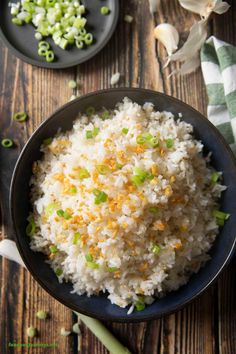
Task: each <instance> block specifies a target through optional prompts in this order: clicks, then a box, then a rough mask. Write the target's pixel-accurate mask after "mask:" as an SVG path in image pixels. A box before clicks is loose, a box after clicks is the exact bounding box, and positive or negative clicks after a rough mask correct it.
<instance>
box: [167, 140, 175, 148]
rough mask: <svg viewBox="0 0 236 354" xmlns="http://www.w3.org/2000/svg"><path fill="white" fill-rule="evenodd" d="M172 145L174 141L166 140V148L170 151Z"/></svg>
mask: <svg viewBox="0 0 236 354" xmlns="http://www.w3.org/2000/svg"><path fill="white" fill-rule="evenodd" d="M173 145H174V140H173V139H166V147H167V148H168V149H171V148H172V147H173Z"/></svg>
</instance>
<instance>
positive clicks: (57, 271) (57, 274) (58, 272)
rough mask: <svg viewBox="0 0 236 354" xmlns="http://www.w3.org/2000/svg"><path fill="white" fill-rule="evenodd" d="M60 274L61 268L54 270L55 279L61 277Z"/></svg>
mask: <svg viewBox="0 0 236 354" xmlns="http://www.w3.org/2000/svg"><path fill="white" fill-rule="evenodd" d="M62 273H63V270H62V269H61V268H56V270H55V274H56V276H57V277H60V276H61V275H62Z"/></svg>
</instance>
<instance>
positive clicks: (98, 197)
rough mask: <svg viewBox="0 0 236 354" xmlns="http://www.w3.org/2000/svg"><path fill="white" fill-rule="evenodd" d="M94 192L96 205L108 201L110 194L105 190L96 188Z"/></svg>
mask: <svg viewBox="0 0 236 354" xmlns="http://www.w3.org/2000/svg"><path fill="white" fill-rule="evenodd" d="M93 194H94V195H95V199H94V203H95V204H96V205H98V204H101V203H105V202H106V201H107V198H108V195H107V194H106V193H105V192H103V191H100V190H99V189H94V190H93Z"/></svg>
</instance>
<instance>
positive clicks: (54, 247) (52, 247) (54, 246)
mask: <svg viewBox="0 0 236 354" xmlns="http://www.w3.org/2000/svg"><path fill="white" fill-rule="evenodd" d="M49 250H50V252H51V253H52V254H55V253H57V251H58V248H57V246H56V245H51V246H49Z"/></svg>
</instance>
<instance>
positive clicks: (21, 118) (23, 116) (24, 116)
mask: <svg viewBox="0 0 236 354" xmlns="http://www.w3.org/2000/svg"><path fill="white" fill-rule="evenodd" d="M27 118H28V116H27V114H26V113H25V112H17V113H15V114H14V115H13V120H16V121H17V122H20V123H22V122H24V121H26V119H27Z"/></svg>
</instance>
